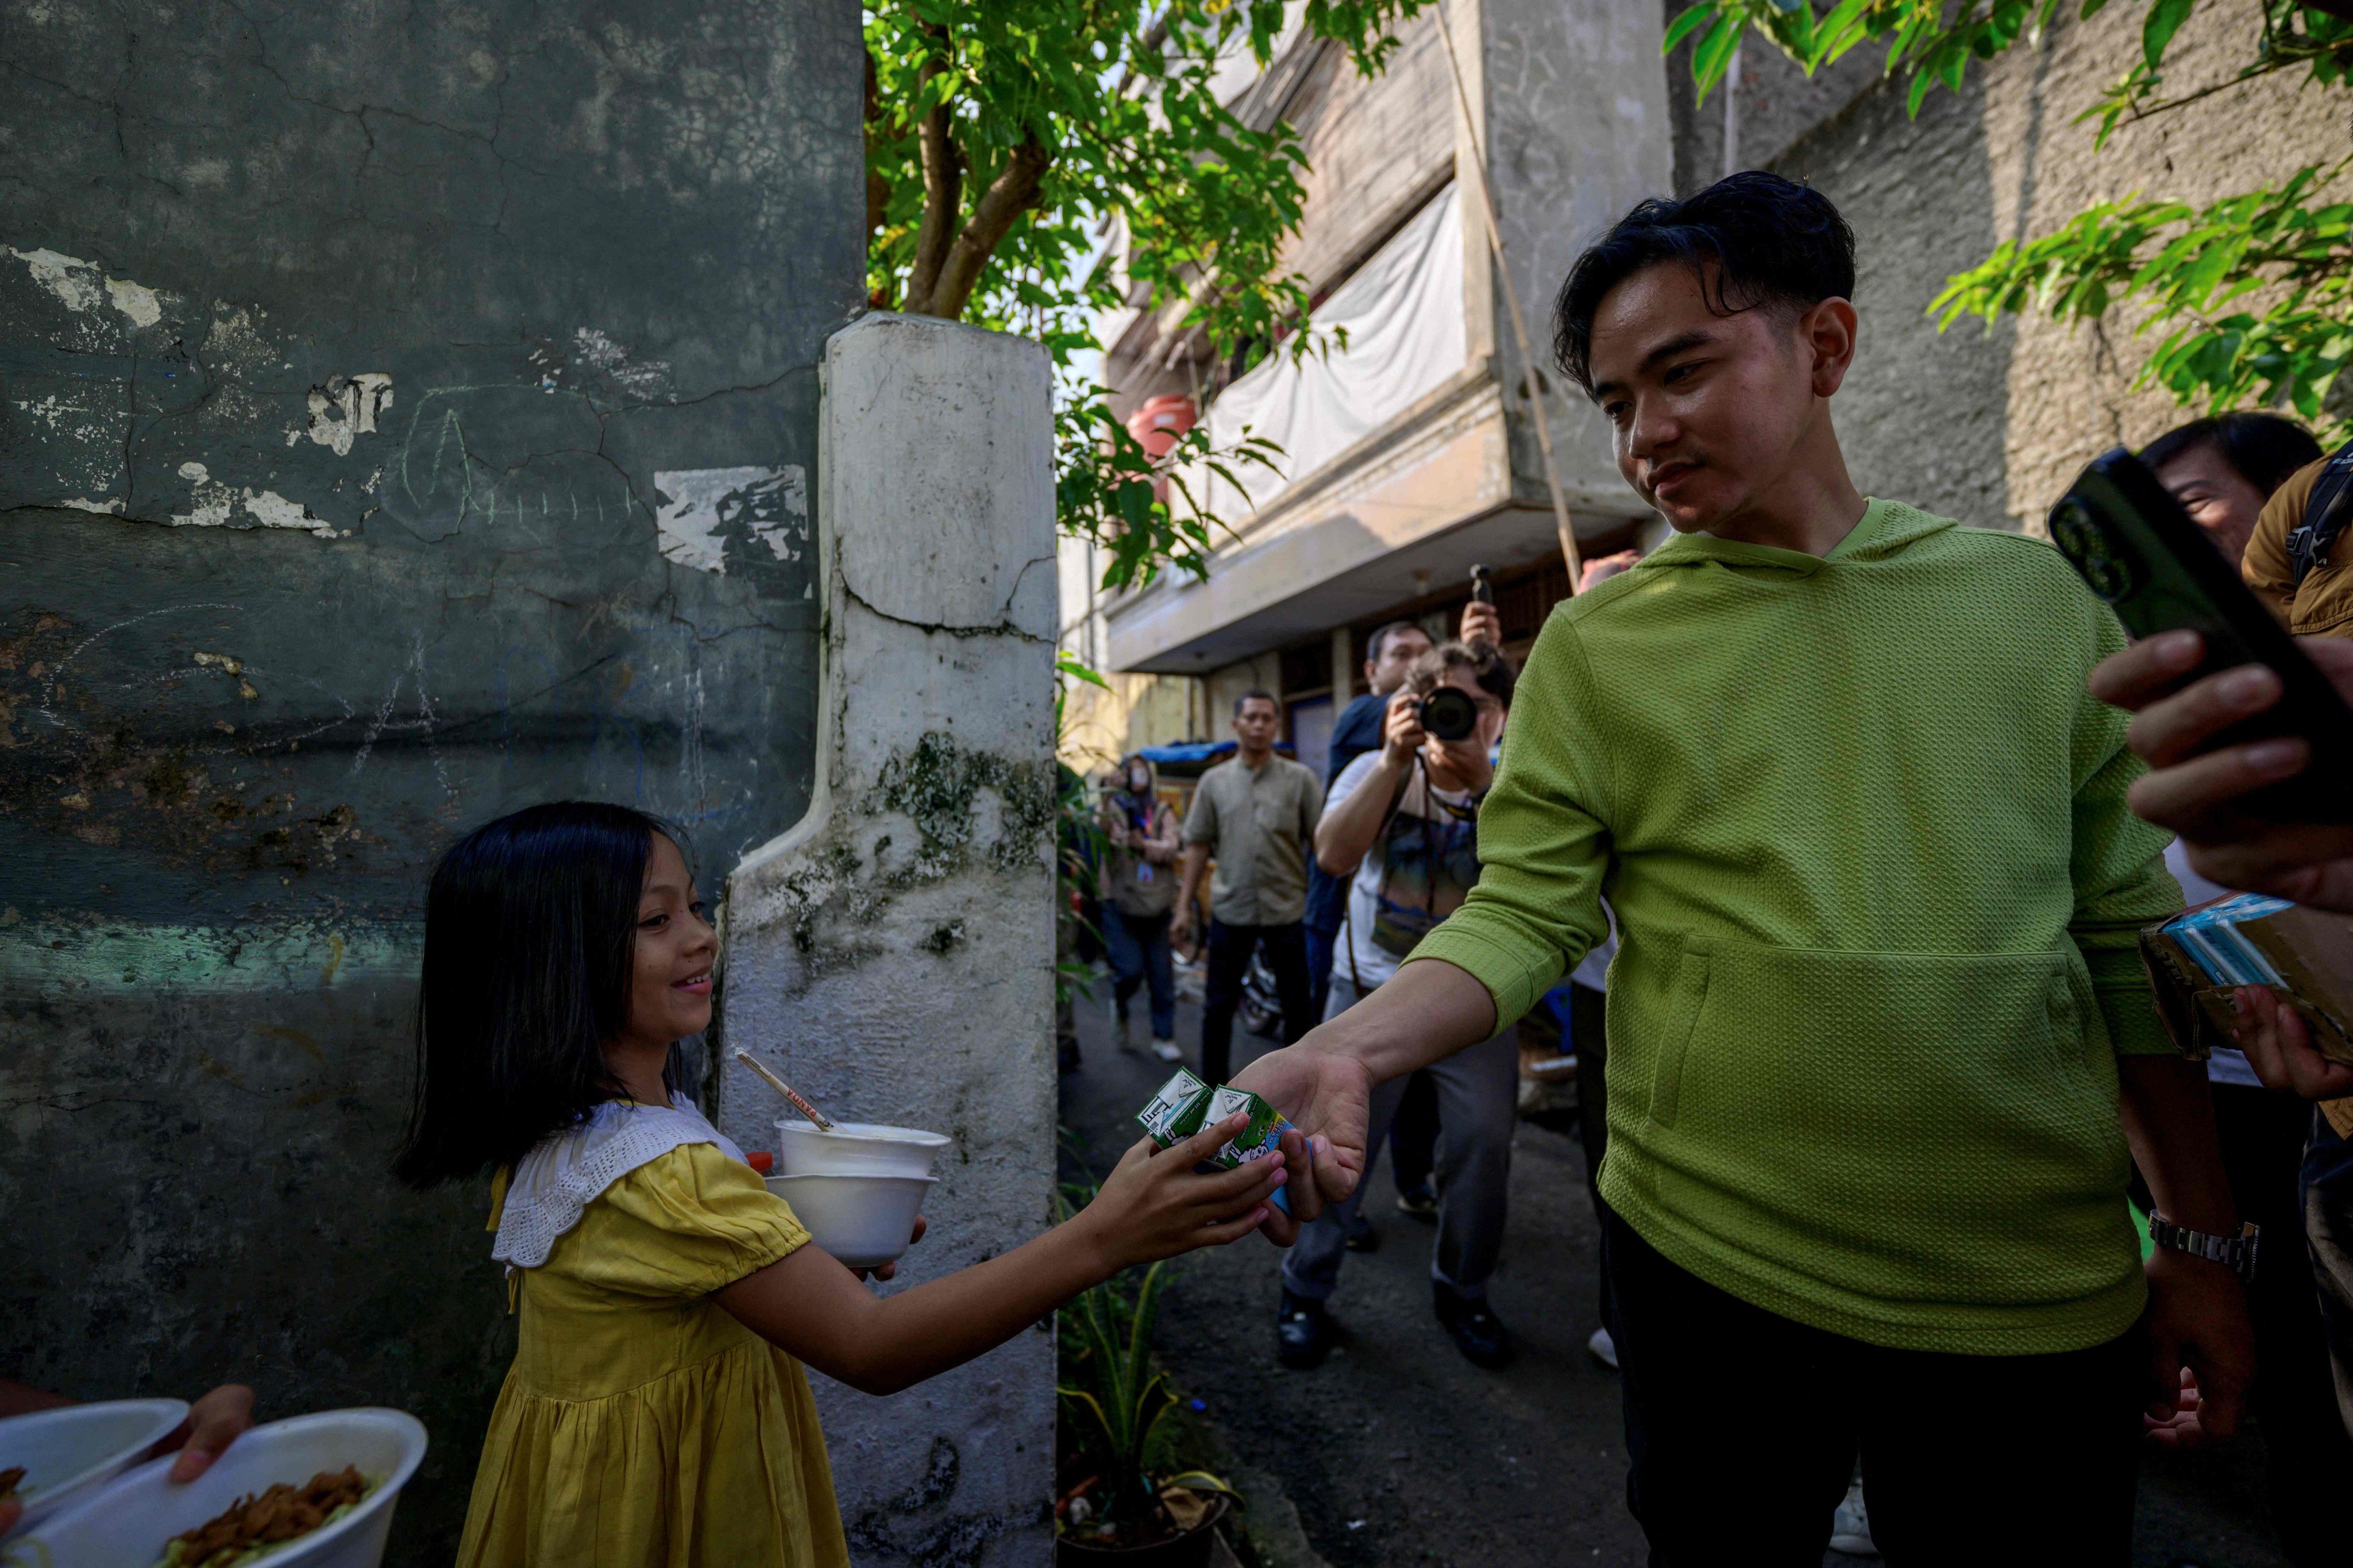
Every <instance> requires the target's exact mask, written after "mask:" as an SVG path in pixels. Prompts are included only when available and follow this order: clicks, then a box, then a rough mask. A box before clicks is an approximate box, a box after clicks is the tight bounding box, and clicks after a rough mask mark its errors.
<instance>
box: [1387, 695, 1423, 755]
mask: <svg viewBox="0 0 2353 1568" xmlns="http://www.w3.org/2000/svg"><path fill="white" fill-rule="evenodd" d="M1429 738H1430V731H1427V730H1424V729H1423V728H1422V727H1421V699H1420V698H1419V697H1416V696H1415V695H1414V694H1413V693H1412V692H1410V691H1406V690H1399V691H1395V692H1392V693H1390V695H1389V707H1388V712H1387V713H1385V714H1384V715H1382V718H1381V761H1383V762H1385V763H1388V765H1389V766H1390V767H1392V768H1398V769H1404V768H1409V767H1411V766H1413V754H1414V752H1418V751H1419V750H1421V743H1422V742H1424V741H1426V740H1428V739H1429Z"/></svg>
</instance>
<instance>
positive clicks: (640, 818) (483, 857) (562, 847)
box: [393, 800, 685, 1187]
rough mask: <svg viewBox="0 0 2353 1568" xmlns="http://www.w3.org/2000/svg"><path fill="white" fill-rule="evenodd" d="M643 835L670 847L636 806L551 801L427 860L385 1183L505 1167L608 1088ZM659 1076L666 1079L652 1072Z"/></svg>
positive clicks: (623, 1003)
mask: <svg viewBox="0 0 2353 1568" xmlns="http://www.w3.org/2000/svg"><path fill="white" fill-rule="evenodd" d="M657 833H659V834H660V835H662V836H663V837H666V838H669V839H670V840H671V841H672V842H674V843H677V844H679V845H680V846H681V848H682V847H683V846H684V843H685V840H684V838H683V837H681V835H680V834H679V833H678V832H677V830H676V829H674V828H672V827H670V826H669V825H668V824H666V823H663V822H661V821H660V820H659V819H658V818H655V817H651V816H647V815H646V814H645V813H644V812H641V811H632V810H631V809H629V808H628V806H625V805H603V804H600V803H597V802H594V801H570V800H567V801H557V802H554V803H553V804H551V805H534V806H531V807H529V808H527V809H525V810H522V811H518V812H516V813H514V814H513V815H512V816H501V817H500V818H499V819H498V820H497V821H495V822H491V823H486V824H484V825H483V826H480V827H477V828H476V829H474V831H473V832H471V833H469V834H468V835H466V837H463V838H460V839H459V840H458V842H457V843H456V844H454V845H452V846H450V847H449V852H448V854H446V855H444V856H442V857H441V863H440V865H438V867H436V868H434V871H433V884H432V887H431V889H430V890H429V891H428V892H427V894H426V900H425V983H424V986H423V988H422V990H421V992H420V993H419V994H418V996H417V1090H416V1100H415V1104H414V1107H413V1109H412V1110H411V1112H410V1115H409V1122H408V1136H407V1139H406V1142H404V1143H403V1144H402V1145H401V1150H400V1153H399V1155H398V1156H397V1157H396V1159H395V1160H394V1162H393V1173H394V1174H395V1175H396V1176H397V1177H399V1179H400V1180H402V1181H404V1182H406V1183H407V1184H409V1185H411V1186H416V1187H429V1186H432V1185H433V1184H436V1183H438V1182H450V1181H460V1180H463V1179H464V1178H466V1177H468V1176H474V1175H480V1173H483V1172H486V1171H491V1170H495V1169H496V1168H498V1167H499V1166H501V1165H507V1164H512V1163H514V1162H515V1161H516V1160H519V1159H521V1158H522V1155H523V1154H524V1153H525V1152H527V1151H529V1150H530V1148H531V1146H532V1145H533V1144H534V1143H536V1142H539V1141H540V1140H541V1139H542V1138H544V1137H545V1136H547V1135H548V1134H549V1133H551V1132H554V1131H560V1130H561V1129H563V1128H566V1127H571V1126H574V1125H575V1124H577V1123H578V1122H579V1121H582V1120H583V1119H584V1118H585V1117H586V1116H587V1114H588V1113H589V1112H590V1111H591V1110H595V1109H596V1106H598V1105H599V1104H601V1103H603V1102H604V1101H606V1100H611V1099H613V1098H615V1097H616V1096H617V1095H619V1094H620V1093H622V1092H623V1091H622V1090H621V1089H620V1087H619V1086H618V1085H617V1084H616V1083H615V1082H614V1081H613V1079H612V1078H611V1076H610V1075H609V1074H608V1073H607V1071H606V1068H605V1046H606V1044H607V1041H609V1040H611V1039H612V1038H613V1037H615V1036H617V1035H618V1034H619V1033H620V1031H621V1028H622V1026H623V1025H624V1024H625V1023H626V1022H627V1021H628V1016H629V979H630V974H631V972H632V969H633V965H634V960H635V956H636V947H637V935H638V900H639V899H640V898H641V897H642V895H643V893H644V890H645V879H646V861H647V859H648V858H649V856H650V855H651V854H652V852H653V838H654V835H655V834H657ZM662 1082H663V1085H664V1087H665V1088H672V1089H674V1088H675V1087H676V1086H675V1085H674V1084H672V1083H671V1081H670V1070H669V1069H668V1068H665V1069H664V1071H663V1074H662Z"/></svg>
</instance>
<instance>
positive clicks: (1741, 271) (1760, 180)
mask: <svg viewBox="0 0 2353 1568" xmlns="http://www.w3.org/2000/svg"><path fill="white" fill-rule="evenodd" d="M1662 261H1671V262H1674V263H1676V264H1677V265H1679V266H1683V267H1688V268H1691V269H1692V270H1693V272H1694V273H1696V274H1697V275H1698V276H1699V277H1700V278H1701V279H1703V280H1704V283H1706V284H1707V285H1708V286H1709V287H1710V289H1711V292H1712V295H1713V297H1712V298H1711V299H1710V300H1708V305H1709V308H1710V309H1712V310H1715V313H1716V314H1717V315H1720V316H1729V315H1734V314H1736V313H1737V312H1739V311H1742V310H1754V309H1756V308H1757V306H1759V305H1779V306H1784V307H1791V308H1794V309H1797V310H1806V309H1809V308H1810V307H1811V306H1814V305H1816V304H1819V303H1820V302H1821V301H1822V300H1828V299H1831V298H1833V297H1836V298H1839V299H1852V298H1853V297H1854V230H1852V229H1851V228H1849V227H1848V226H1847V224H1846V219H1844V218H1842V217H1841V216H1839V210H1838V208H1836V207H1834V206H1832V205H1831V201H1830V198H1829V197H1828V196H1825V195H1822V194H1821V193H1820V191H1816V190H1810V189H1808V188H1807V187H1806V186H1804V185H1801V184H1797V183H1796V182H1795V181H1792V180H1785V179H1783V178H1782V177H1781V176H1780V175H1778V174H1767V173H1765V172H1764V171H1763V170H1761V169H1751V170H1748V171H1747V172H1746V173H1744V174H1728V175H1726V176H1725V178H1723V179H1721V180H1718V181H1716V183H1715V184H1712V185H1710V186H1708V188H1707V189H1705V190H1704V191H1702V192H1700V193H1699V194H1698V195H1690V196H1685V197H1683V199H1682V200H1681V201H1670V200H1668V199H1667V198H1665V197H1663V196H1654V197H1652V198H1651V200H1649V201H1647V202H1644V203H1642V204H1641V205H1639V206H1637V207H1636V208H1635V209H1634V210H1633V211H1632V212H1630V213H1628V214H1627V215H1626V216H1624V217H1621V218H1620V219H1619V220H1618V221H1617V223H1616V224H1615V225H1613V226H1611V227H1610V230H1609V233H1608V234H1605V235H1603V236H1602V237H1600V238H1599V240H1597V241H1595V242H1594V243H1593V244H1592V245H1591V246H1589V247H1587V249H1586V251H1585V254H1584V255H1582V256H1580V257H1578V258H1577V265H1576V266H1574V267H1572V268H1569V269H1568V277H1567V279H1566V280H1565V281H1564V282H1563V283H1562V284H1561V286H1560V294H1559V296H1558V297H1557V298H1556V300H1554V301H1553V313H1552V321H1553V325H1552V351H1553V358H1554V359H1555V360H1556V362H1557V363H1559V365H1560V368H1561V370H1562V372H1563V373H1564V374H1567V376H1568V377H1569V379H1570V380H1572V381H1574V382H1576V383H1577V385H1578V386H1580V387H1583V388H1584V389H1585V395H1587V396H1588V397H1590V396H1592V395H1593V313H1594V311H1596V310H1599V309H1600V308H1601V300H1602V296H1604V295H1606V294H1608V293H1609V290H1610V289H1614V288H1616V287H1617V286H1618V285H1619V284H1620V283H1622V282H1624V281H1625V280H1626V279H1629V278H1630V277H1632V276H1633V275H1634V274H1635V273H1637V272H1640V271H1641V270H1642V269H1643V268H1646V267H1655V266H1657V265H1658V264H1659V263H1661V262H1662ZM1711 267H1712V268H1715V276H1714V277H1713V279H1710V277H1709V271H1708V269H1709V268H1711Z"/></svg>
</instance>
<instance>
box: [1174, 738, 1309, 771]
mask: <svg viewBox="0 0 2353 1568" xmlns="http://www.w3.org/2000/svg"><path fill="white" fill-rule="evenodd" d="M1233 749H1234V743H1233V742H1231V741H1186V742H1180V743H1178V744H1176V745H1173V746H1146V747H1145V748H1144V749H1143V750H1142V751H1141V752H1137V753H1136V754H1137V755H1139V756H1141V757H1142V758H1143V759H1144V760H1145V762H1147V763H1151V764H1152V765H1153V766H1154V767H1155V768H1165V767H1166V766H1168V765H1169V764H1170V763H1176V764H1178V765H1179V766H1182V765H1184V764H1186V763H1214V762H1216V761H1217V760H1218V759H1219V758H1220V757H1224V756H1229V755H1230V754H1231V753H1232V752H1233ZM1274 749H1275V750H1276V751H1278V752H1282V754H1283V755H1284V756H1289V755H1291V752H1292V747H1291V742H1288V741H1278V742H1275V746H1274Z"/></svg>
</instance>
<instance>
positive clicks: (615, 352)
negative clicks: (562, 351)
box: [548, 327, 670, 397]
mask: <svg viewBox="0 0 2353 1568" xmlns="http://www.w3.org/2000/svg"><path fill="white" fill-rule="evenodd" d="M572 346H573V350H574V352H575V353H577V354H578V355H579V356H580V358H582V359H583V360H585V361H586V362H587V363H588V366H589V368H591V369H592V370H596V371H597V372H599V373H601V374H603V375H604V377H605V378H606V379H607V381H610V382H611V383H612V384H614V385H616V386H617V387H619V388H620V389H621V390H622V391H624V392H627V393H632V394H634V395H637V396H639V397H651V396H653V395H655V394H656V393H659V392H662V391H665V390H667V389H668V388H669V386H670V362H669V361H668V360H659V359H649V360H633V359H631V358H630V357H629V351H628V348H627V347H626V346H624V345H622V344H620V343H617V342H614V341H613V340H612V339H611V338H609V337H607V336H606V335H605V334H604V333H603V332H600V331H597V330H596V328H594V327H583V328H581V329H580V330H579V331H576V332H575V333H573V334H572ZM548 390H550V391H554V388H553V387H550V388H548Z"/></svg>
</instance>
